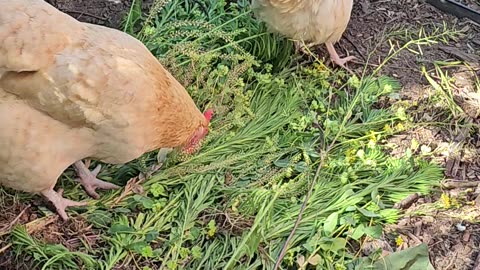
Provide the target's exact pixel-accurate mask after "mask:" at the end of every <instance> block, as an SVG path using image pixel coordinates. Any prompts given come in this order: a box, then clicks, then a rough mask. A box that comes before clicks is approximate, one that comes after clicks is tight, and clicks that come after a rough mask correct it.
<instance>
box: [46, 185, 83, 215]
mask: <svg viewBox="0 0 480 270" xmlns="http://www.w3.org/2000/svg"><path fill="white" fill-rule="evenodd" d="M41 194H42V195H43V196H44V197H45V198H47V199H48V200H49V201H51V202H52V204H53V206H55V209H57V213H58V214H59V215H60V217H61V218H62V219H63V220H64V221H66V220H68V216H67V213H66V212H65V209H66V208H67V207H70V206H86V205H87V203H86V202H76V201H72V200H69V199H65V198H63V189H59V190H58V192H55V191H54V190H53V189H49V190H47V191H42V192H41Z"/></svg>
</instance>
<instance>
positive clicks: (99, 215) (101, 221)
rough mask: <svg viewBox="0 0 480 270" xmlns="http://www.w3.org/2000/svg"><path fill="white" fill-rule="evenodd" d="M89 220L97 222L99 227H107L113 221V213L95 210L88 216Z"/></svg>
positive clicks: (96, 224)
mask: <svg viewBox="0 0 480 270" xmlns="http://www.w3.org/2000/svg"><path fill="white" fill-rule="evenodd" d="M87 220H88V221H89V222H90V223H93V224H95V226H97V227H105V226H108V225H109V224H110V223H112V213H110V212H107V211H103V210H95V211H93V213H91V214H89V215H88V216H87Z"/></svg>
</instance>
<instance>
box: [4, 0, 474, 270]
mask: <svg viewBox="0 0 480 270" xmlns="http://www.w3.org/2000/svg"><path fill="white" fill-rule="evenodd" d="M46 1H47V2H49V3H51V4H52V5H54V6H55V7H57V8H58V9H60V10H61V11H63V12H65V13H67V14H69V15H71V16H72V17H74V18H76V19H78V20H80V21H83V22H88V23H95V24H100V25H105V26H108V27H113V28H120V27H121V25H122V21H123V19H124V18H125V15H126V14H127V13H128V11H129V9H130V5H131V0H76V1H72V0H46ZM148 2H151V1H148ZM148 2H146V3H147V4H146V5H148ZM462 2H464V3H466V4H468V5H470V6H471V7H473V8H475V9H476V10H479V11H480V3H479V2H478V1H475V0H464V1H462ZM443 22H447V25H456V27H457V29H463V30H465V35H464V36H462V37H461V38H459V39H458V40H456V42H453V43H452V42H450V43H449V44H448V45H445V44H436V45H434V46H431V47H423V48H422V54H414V53H411V52H408V51H404V52H402V53H400V54H399V55H398V56H397V57H396V59H394V60H392V61H390V62H389V63H388V64H387V65H386V66H385V67H384V68H383V69H382V71H381V72H382V74H386V75H390V76H393V77H395V78H397V79H399V80H400V82H401V83H402V85H403V91H402V98H403V99H405V100H406V101H407V102H412V103H413V102H416V104H418V105H417V106H416V107H415V110H413V111H412V112H411V113H413V114H414V116H415V120H419V121H431V122H434V121H438V122H444V121H445V119H447V115H448V112H445V111H444V110H442V108H431V106H430V107H428V106H426V104H427V101H428V96H429V94H430V92H431V91H432V90H431V87H430V85H429V84H428V82H427V81H426V80H425V78H424V77H423V75H422V73H421V69H420V66H421V65H425V66H426V67H427V69H431V68H432V64H433V62H434V61H445V60H459V61H464V62H467V63H469V65H470V66H471V70H466V69H465V68H452V69H451V70H450V74H453V76H454V77H455V86H456V87H455V89H454V91H455V101H456V102H457V103H458V104H459V105H460V106H461V107H462V109H463V110H464V111H465V112H466V113H467V116H468V117H467V118H466V119H461V122H462V123H463V124H465V123H466V124H467V125H462V126H460V125H459V124H458V123H459V122H460V120H458V121H457V119H454V120H451V122H450V123H448V125H442V126H436V127H430V126H419V127H418V128H416V129H415V130H414V131H412V132H408V133H405V134H401V135H398V136H395V137H394V138H392V140H391V141H390V142H389V143H391V144H393V145H395V146H396V147H395V148H394V149H392V153H391V154H392V155H395V154H401V153H403V152H404V150H405V149H406V148H409V147H410V146H411V141H412V139H413V138H415V140H417V141H418V142H419V144H420V145H422V144H424V145H428V146H429V147H431V148H432V150H433V151H434V150H435V149H440V148H442V147H445V146H448V145H450V144H451V143H452V142H454V143H455V149H449V151H446V152H447V153H445V151H443V152H441V153H438V154H436V155H434V156H432V158H433V159H436V160H437V161H440V162H441V163H442V164H444V166H445V168H446V170H445V175H446V177H447V178H448V179H449V180H454V183H470V184H471V185H470V187H475V186H476V183H477V182H476V181H480V150H479V148H480V137H479V135H478V134H479V130H478V124H479V122H480V89H477V88H476V86H475V84H474V81H473V78H474V77H475V76H480V67H479V63H480V26H479V25H476V24H474V23H473V22H471V21H469V20H464V19H457V18H455V17H453V16H450V15H448V14H445V13H443V12H441V11H438V10H437V9H435V8H434V7H432V6H430V5H429V4H426V3H424V2H423V1H419V0H398V1H390V0H377V1H374V0H358V1H355V5H354V10H353V12H352V19H351V22H350V24H349V27H348V29H347V31H346V32H345V35H344V38H343V39H342V40H341V41H340V42H339V44H337V45H336V47H337V50H338V52H339V54H340V55H342V54H343V55H345V54H346V52H347V51H348V52H349V54H350V55H355V56H357V57H358V58H359V59H358V62H359V63H360V64H355V63H353V64H350V68H352V70H353V71H354V72H355V73H357V74H361V73H362V69H363V65H364V64H365V63H366V62H367V58H368V55H370V59H369V61H368V69H369V70H370V71H371V70H373V69H375V68H376V67H377V66H378V65H379V64H380V63H381V61H382V60H383V59H384V58H385V57H386V56H387V55H388V52H389V50H390V45H389V44H390V43H389V40H390V42H393V43H394V44H397V43H398V44H402V42H404V41H402V40H401V39H399V38H398V37H395V36H393V37H389V36H388V34H389V33H391V32H392V31H396V30H400V29H410V30H411V31H413V32H418V30H419V29H420V28H421V27H424V28H425V29H427V30H429V29H430V30H431V29H433V27H434V26H441V25H442V24H443ZM318 50H319V53H320V54H321V55H326V50H325V49H324V46H319V47H318ZM424 105H425V106H424ZM442 149H443V148H442ZM474 189H475V188H473V190H474ZM449 194H451V195H452V196H455V195H458V194H462V196H463V197H462V198H464V201H463V204H462V207H459V208H458V209H454V210H444V211H438V212H437V213H435V215H433V216H432V214H430V215H426V216H425V217H418V216H416V217H412V218H409V217H407V218H405V219H403V220H402V221H400V222H399V224H397V225H395V226H391V227H390V228H389V230H387V233H386V234H385V236H384V238H383V239H381V240H380V241H374V242H368V243H366V245H365V248H364V252H365V254H368V252H369V249H371V248H374V247H381V248H383V249H384V250H385V252H392V251H396V250H401V249H405V248H407V247H409V246H413V245H417V244H419V243H420V242H424V243H427V244H428V245H429V250H430V256H431V261H432V263H433V265H434V266H435V268H436V269H439V270H440V269H442V270H443V269H445V270H449V269H461V270H467V269H480V266H479V264H480V257H479V244H480V225H478V224H470V223H468V222H465V221H462V219H464V217H466V216H468V217H470V220H474V219H476V220H478V217H479V215H480V213H477V212H478V209H477V208H476V207H475V206H469V205H468V203H467V202H471V201H474V200H475V198H476V196H477V194H476V193H475V192H474V191H472V188H470V191H469V190H468V189H467V188H465V187H460V185H459V187H458V188H453V189H451V190H450V191H449ZM7 199H8V197H7ZM437 200H439V195H438V194H436V195H433V196H431V197H426V198H420V199H419V200H418V201H417V202H415V203H414V204H413V205H412V206H411V207H410V208H409V209H408V210H406V211H407V213H409V212H415V211H417V212H418V211H420V210H422V205H425V204H428V203H433V202H435V201H437ZM32 203H35V202H32ZM472 216H473V218H472ZM36 219H37V216H36V214H35V211H33V210H32V209H31V208H30V206H29V205H26V204H24V203H21V202H18V201H14V198H11V201H9V202H2V203H0V224H2V225H0V250H2V249H3V248H5V251H4V252H0V254H1V255H0V269H32V268H31V267H32V266H31V265H18V264H16V262H18V260H15V258H14V257H13V253H11V252H10V251H9V250H8V239H5V237H3V236H2V233H4V232H7V231H9V229H11V227H12V225H13V224H16V223H20V224H27V223H28V222H31V221H33V220H36ZM49 222H50V223H45V224H43V226H42V227H41V228H40V227H37V228H33V229H32V234H33V235H34V236H35V237H36V238H38V239H42V240H45V241H47V242H50V243H62V244H64V245H65V246H66V247H67V248H71V249H75V248H76V247H77V245H78V244H79V243H80V241H84V242H87V243H89V244H90V245H91V246H92V247H94V246H95V245H97V244H98V243H97V241H98V239H99V238H98V236H97V235H96V234H95V232H94V231H92V230H91V228H90V227H89V226H88V223H86V222H85V221H84V220H81V219H74V220H71V221H69V222H67V223H66V224H65V223H63V222H62V221H60V220H58V219H55V220H53V221H49ZM398 237H400V238H402V240H403V243H402V244H401V245H398V244H397V243H396V240H397V239H398ZM477 257H479V258H477ZM27 261H28V260H27Z"/></svg>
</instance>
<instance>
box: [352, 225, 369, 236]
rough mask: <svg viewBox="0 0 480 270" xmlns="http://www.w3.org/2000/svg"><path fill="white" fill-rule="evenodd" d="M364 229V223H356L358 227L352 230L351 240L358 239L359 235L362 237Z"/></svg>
mask: <svg viewBox="0 0 480 270" xmlns="http://www.w3.org/2000/svg"><path fill="white" fill-rule="evenodd" d="M364 230H365V225H363V224H360V225H358V227H356V228H355V229H354V230H353V232H352V235H351V236H350V237H351V238H352V239H353V240H358V239H360V237H362V236H363V235H364V234H365V231H364Z"/></svg>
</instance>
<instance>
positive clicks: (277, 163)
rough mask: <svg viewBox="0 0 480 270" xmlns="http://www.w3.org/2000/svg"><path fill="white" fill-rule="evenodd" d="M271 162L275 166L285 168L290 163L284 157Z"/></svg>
mask: <svg viewBox="0 0 480 270" xmlns="http://www.w3.org/2000/svg"><path fill="white" fill-rule="evenodd" d="M273 164H275V166H277V167H280V168H286V167H288V165H290V161H289V160H288V159H286V158H284V159H279V160H276V161H275V162H273Z"/></svg>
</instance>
